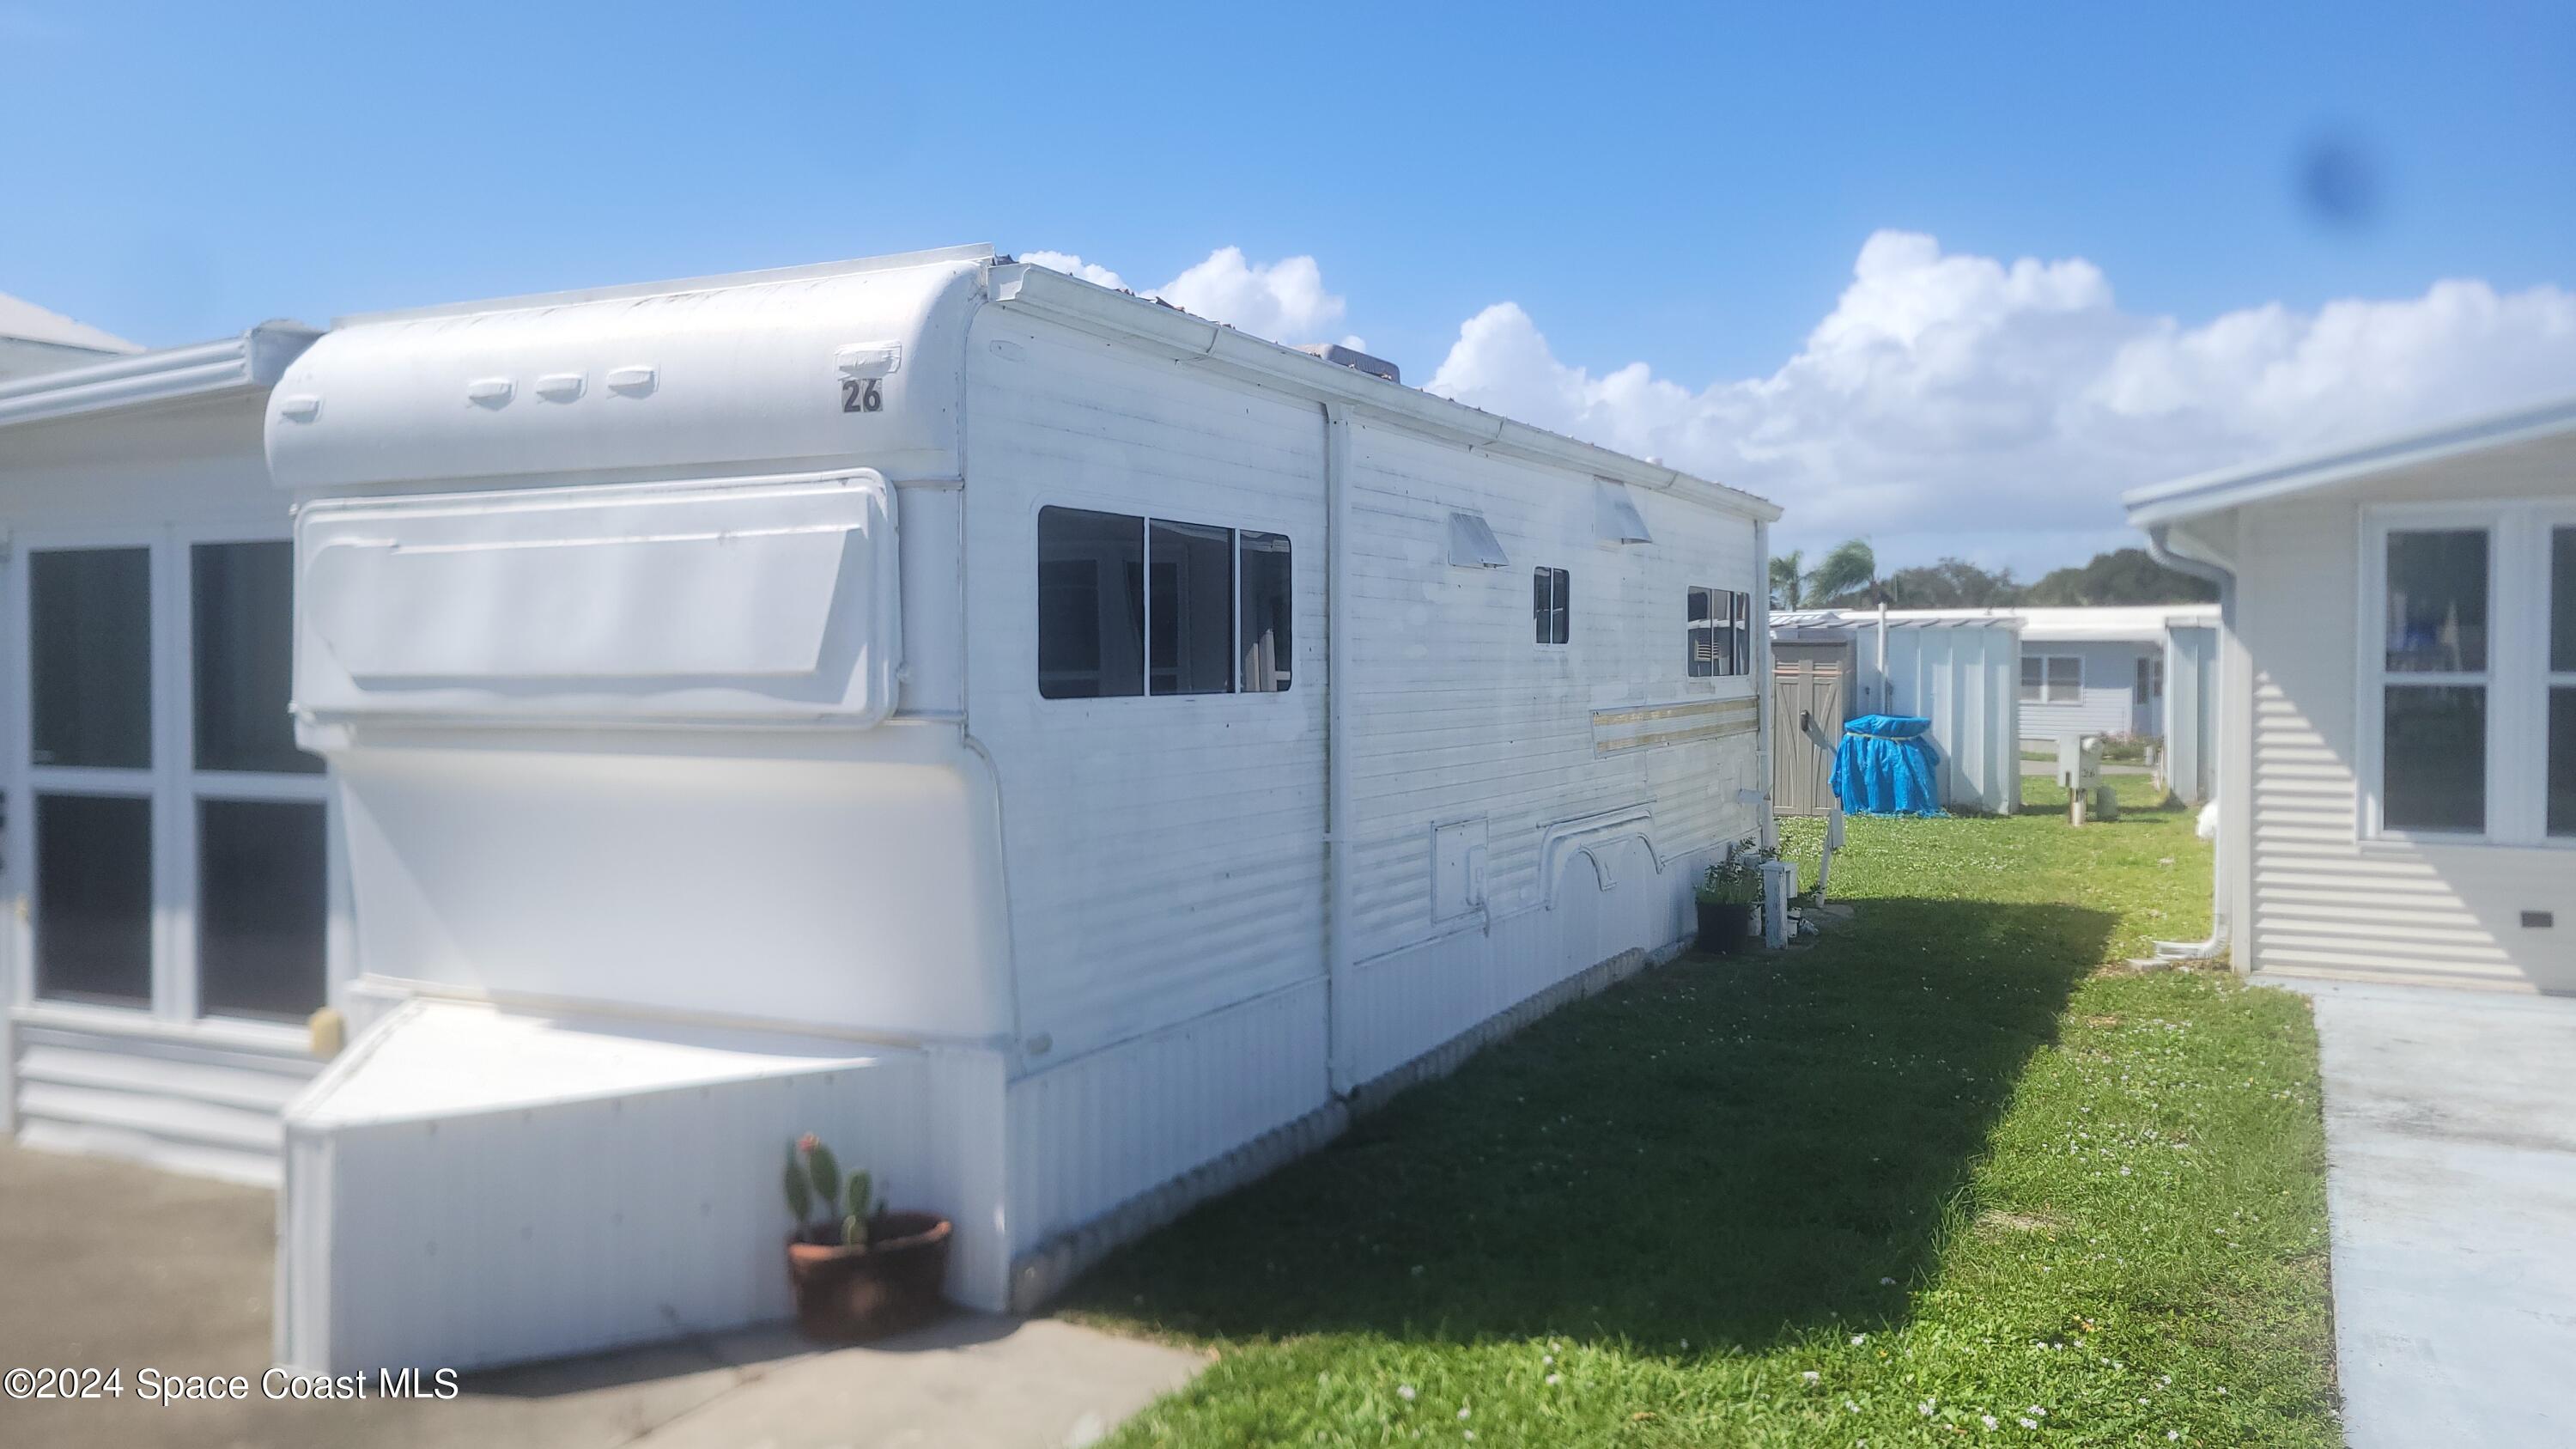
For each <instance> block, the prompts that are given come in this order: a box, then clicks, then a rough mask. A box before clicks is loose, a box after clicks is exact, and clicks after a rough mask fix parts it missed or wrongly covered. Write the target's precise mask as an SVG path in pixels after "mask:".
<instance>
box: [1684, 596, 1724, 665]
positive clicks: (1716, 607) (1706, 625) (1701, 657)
mask: <svg viewBox="0 0 2576 1449" xmlns="http://www.w3.org/2000/svg"><path fill="white" fill-rule="evenodd" d="M1727 608H1728V603H1727V596H1726V595H1725V594H1724V593H1721V592H1719V591H1718V590H1716V589H1693V590H1691V591H1690V601H1689V609H1688V613H1689V626H1688V627H1689V630H1690V633H1689V643H1690V677H1691V678H1693V679H1708V678H1713V677H1715V676H1717V675H1720V674H1724V673H1726V672H1727V669H1726V666H1727V664H1728V663H1729V662H1730V661H1731V660H1732V659H1733V658H1734V650H1735V642H1734V640H1733V638H1732V637H1731V635H1732V629H1731V626H1730V624H1729V621H1728V618H1727V614H1726V612H1725V611H1726V610H1727Z"/></svg>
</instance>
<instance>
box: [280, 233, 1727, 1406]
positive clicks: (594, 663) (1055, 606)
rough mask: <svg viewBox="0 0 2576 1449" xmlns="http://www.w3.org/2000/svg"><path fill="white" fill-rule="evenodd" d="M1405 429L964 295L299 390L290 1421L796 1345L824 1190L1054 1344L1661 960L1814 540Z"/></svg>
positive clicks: (1425, 429) (513, 334) (433, 349)
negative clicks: (787, 1190) (541, 1376)
mask: <svg viewBox="0 0 2576 1449" xmlns="http://www.w3.org/2000/svg"><path fill="white" fill-rule="evenodd" d="M1393 374H1394V369H1393V368H1391V367H1388V366H1386V365H1385V364H1382V363H1377V362H1376V361H1375V360H1374V359H1367V358H1362V357H1359V356H1358V355H1356V354H1351V353H1348V352H1346V351H1345V352H1341V353H1335V354H1331V355H1327V356H1315V355H1309V354H1307V353H1304V352H1299V351H1295V350H1292V349H1288V348H1284V347H1279V346H1275V345H1272V344H1270V343H1267V342H1263V341H1260V340H1257V339H1255V338H1252V337H1249V336H1246V335H1244V334H1242V333H1239V332H1236V331H1234V330H1232V329H1230V328H1227V327H1223V326H1220V325H1217V324H1214V323H1210V322H1207V321H1204V320H1202V319H1199V318H1196V317H1192V316H1190V315H1189V314H1187V313H1184V312H1181V311H1178V310H1175V309H1173V308H1171V307H1168V306H1163V305H1159V304H1156V303H1154V302H1150V301H1145V300H1141V299H1138V298H1136V297H1132V296H1128V295H1125V294H1122V293H1119V292H1115V291H1111V290H1107V289H1104V288H1101V287H1098V286H1094V285H1092V284H1090V283H1087V282H1083V281H1080V280H1076V279H1073V278H1070V277H1066V276H1062V275H1059V274H1057V273H1054V272H1050V271H1047V270H1044V269H1042V268H1039V267H1035V266H1029V265H1021V264H1014V263H1012V262H1010V261H1009V260H1008V259H1004V258H996V257H994V256H992V255H991V254H990V253H989V252H988V251H986V250H983V249H973V248H970V249H958V250H951V251H944V252H931V253H916V254H910V255H906V256H900V257H889V258H880V259H875V260H870V261H863V262H855V263H843V264H834V265H829V266H822V267H815V268H804V269H795V270H789V271H783V272H770V273H756V274H749V275H743V276H735V277H719V278H712V279H701V280H694V281H684V282H673V283H665V284H653V285H646V286H639V287H624V288H612V289H607V290H602V291H594V292H583V293H574V294H566V295H558V296H548V297H535V298H522V299H513V300H506V301H497V302H486V303H475V304H470V305H463V306H454V307H442V308H432V309H428V310H424V311H418V312H410V313H397V314H388V315H383V316H375V317H363V318H356V319H349V320H347V321H344V322H343V323H341V324H339V325H338V326H336V327H335V329H334V330H332V331H331V332H330V333H328V334H327V335H325V336H324V337H323V338H322V339H321V340H320V341H319V342H317V343H315V344H314V346H313V347H312V349H311V350H310V351H309V352H307V353H305V354H304V355H303V356H302V357H301V358H300V359H298V360H297V361H296V363H295V364H294V365H293V366H292V367H290V368H288V369H287V371H286V373H285V375H284V376H283V377H282V378H281V379H280V381H279V382H278V385H277V388H276V390H275V393H274V395H273V397H272V398H271V399H270V401H269V404H268V407H267V409H266V440H267V458H268V463H269V467H270V470H271V472H272V473H273V475H274V478H275V481H276V483H277V485H278V486H279V488H280V489H281V490H283V492H282V493H281V500H283V499H284V498H292V499H293V500H294V501H295V504H296V514H295V519H296V522H295V556H294V567H295V650H294V700H295V709H296V727H297V739H298V741H299V742H300V743H301V744H302V745H303V747H304V748H306V749H308V750H311V751H313V752H315V753H317V754H318V755H319V756H320V757H321V758H322V759H324V760H326V761H327V762H328V764H329V774H328V775H327V776H326V777H325V778H326V779H327V782H328V789H329V791H330V798H331V800H332V802H333V809H334V810H335V811H336V812H337V818H338V819H340V820H342V821H343V822H345V830H344V837H345V847H346V865H347V875H348V881H349V885H350V890H351V895H352V899H353V903H354V910H353V927H352V930H353V936H352V941H351V947H352V950H353V952H354V960H355V963H356V975H355V977H354V979H353V980H351V981H350V982H349V983H348V985H347V987H346V988H345V990H344V991H343V992H342V993H341V996H342V999H344V1000H345V1001H346V1002H347V1006H348V1010H349V1013H350V1016H351V1019H352V1025H353V1027H354V1028H355V1030H356V1032H357V1035H356V1037H355V1039H354V1042H353V1044H352V1046H351V1047H350V1049H349V1050H348V1051H347V1052H346V1053H344V1054H343V1055H342V1056H341V1057H340V1058H339V1059H338V1060H336V1061H334V1062H333V1063H332V1064H331V1066H330V1067H329V1068H328V1069H327V1070H326V1071H325V1072H324V1073H323V1075H322V1076H321V1077H320V1078H319V1079H318V1080H317V1081H316V1082H315V1083H314V1085H313V1086H312V1088H311V1089H309V1090H308V1091H307V1092H305V1093H304V1094H303V1095H302V1096H300V1097H299V1098H298V1099H297V1100H296V1102H295V1103H294V1104H293V1105H292V1106H291V1107H290V1108H289V1109H288V1112H287V1114H286V1135H287V1141H286V1155H285V1165H284V1180H285V1190H284V1196H283V1203H282V1222H281V1253H280V1267H279V1272H280V1285H279V1302H280V1305H281V1312H280V1326H279V1334H280V1338H279V1357H280V1358H281V1360H283V1361H285V1362H287V1363H290V1364H294V1365H297V1366H300V1367H307V1368H314V1369H331V1370H335V1371H337V1370H343V1369H348V1368H356V1367H363V1366H369V1365H374V1364H381V1363H436V1364H442V1365H450V1366H470V1365H472V1364H475V1363H483V1362H492V1361H497V1360H503V1359H512V1358H528V1357H538V1356H544V1355H553V1354H565V1353H573V1352H579V1351H584V1350H589V1349H596V1348H601V1347H605V1346H608V1345H611V1344H615V1343H621V1342H628V1341H634V1340H637V1339H642V1338H654V1337H667V1336H669V1335H670V1334H672V1333H674V1332H679V1331H684V1330H691V1331H694V1330H703V1329H710V1328H718V1327H723V1326H725V1325H727V1324H731V1323H738V1322H742V1321H746V1320H748V1319H753V1318H763V1317H774V1316H778V1315H780V1314H783V1313H784V1312H785V1311H786V1307H787V1303H786V1297H785V1286H784V1281H783V1271H782V1267H781V1264H780V1262H779V1253H780V1250H781V1247H782V1244H783V1240H784V1234H785V1231H786V1228H787V1221H786V1215H785V1210H784V1209H783V1208H782V1206H781V1205H780V1203H779V1201H778V1198H777V1164H778V1155H779V1153H780V1152H781V1151H782V1150H783V1147H784V1144H785V1143H786V1142H787V1141H789V1140H790V1139H791V1138H792V1137H793V1136H794V1135H795V1134H797V1133H798V1132H802V1131H809V1130H810V1131H814V1132H817V1133H820V1134H822V1135H823V1136H824V1137H825V1138H826V1139H827V1140H829V1141H832V1142H834V1143H835V1144H837V1145H838V1146H839V1147H840V1150H841V1152H842V1155H843V1157H844V1159H845V1160H849V1161H851V1162H853V1164H854V1165H864V1166H867V1167H868V1168H870V1169H871V1170H872V1171H874V1172H875V1173H876V1174H877V1179H878V1181H879V1183H880V1184H881V1185H882V1186H883V1187H884V1188H885V1190H886V1191H887V1192H888V1193H889V1195H890V1196H891V1198H892V1199H893V1201H894V1203H895V1205H897V1206H900V1207H911V1208H927V1209H931V1210H933V1211H936V1212H938V1213H941V1214H943V1215H946V1216H948V1217H949V1218H951V1219H953V1220H954V1221H955V1223H956V1227H957V1239H956V1254H955V1256H954V1258H953V1260H952V1262H951V1265H950V1281H949V1291H950V1293H951V1295H952V1296H954V1297H955V1298H956V1299H958V1300H959V1301H962V1302H965V1303H968V1304H971V1305H974V1306H977V1307H983V1308H1002V1307H1005V1306H1011V1305H1020V1306H1026V1305H1028V1304H1031V1303H1033V1302H1035V1301H1038V1300H1040V1299H1042V1298H1044V1297H1045V1296H1046V1295H1047V1294H1048V1293H1049V1292H1050V1291H1051V1290H1052V1289H1053V1287H1054V1286H1055V1285H1057V1284H1058V1283H1060V1282H1061V1281H1063V1279H1064V1278H1065V1277H1066V1276H1067V1275H1069V1274H1070V1273H1072V1272H1074V1271H1077V1270H1078V1269H1079V1268H1080V1267H1082V1266H1083V1265H1084V1264H1086V1263H1088V1262H1089V1261H1091V1260H1092V1259H1093V1258H1094V1257H1096V1256H1097V1255H1098V1254H1099V1253H1101V1252H1103V1251H1105V1250H1106V1249H1107V1248H1108V1247H1109V1246H1111V1245H1113V1244H1115V1243H1117V1242H1119V1241H1121V1240H1123V1239H1125V1238H1127V1237H1130V1236H1133V1235H1135V1234H1136V1233H1138V1232H1141V1231H1143V1230H1145V1229H1146V1228H1148V1227H1150V1226H1152V1225H1154V1224H1155V1223H1158V1222H1160V1221H1162V1220H1164V1219H1166V1218H1168V1217H1170V1216H1172V1215H1173V1214H1175V1213H1177V1212H1179V1211H1180V1210H1181V1209H1182V1208H1183V1207H1185V1206H1186V1205H1188V1204H1189V1203H1190V1202H1192V1201H1195V1200H1196V1199H1198V1198H1201V1197H1204V1196H1206V1195H1208V1194H1210V1193H1212V1192H1216V1191H1219V1190H1222V1189H1223V1188H1225V1187H1226V1186H1228V1185H1230V1184H1233V1183H1236V1182H1240V1181H1242V1180H1245V1179H1246V1178H1247V1177H1249V1176H1252V1175H1254V1174H1257V1173H1259V1172H1262V1171H1265V1170H1267V1168H1268V1167H1270V1166H1271V1165H1274V1164H1276V1163H1278V1162H1280V1161H1282V1160H1284V1159H1285V1158H1287V1157H1289V1156H1292V1155H1294V1154H1296V1153H1298V1152H1301V1151H1304V1150H1306V1149H1308V1148H1310V1147H1312V1146H1314V1145H1316V1144H1318V1143H1320V1142H1321V1141H1323V1140H1324V1139H1326V1138H1327V1137H1329V1136H1330V1135H1331V1134H1332V1133H1333V1132H1334V1131H1336V1130H1337V1129H1338V1127H1339V1125H1340V1123H1341V1122H1342V1121H1343V1120H1344V1116H1345V1114H1346V1112H1347V1110H1348V1104H1349V1103H1350V1102H1351V1101H1352V1100H1353V1099H1354V1098H1355V1097H1358V1096H1360V1095H1361V1094H1365V1093H1370V1092H1379V1091H1384V1090H1388V1089H1390V1088H1392V1087H1393V1086H1395V1085H1399V1084H1401V1083H1403V1082H1405V1081H1408V1080H1411V1079H1413V1078H1414V1077H1415V1076H1418V1075H1420V1074H1422V1073H1425V1072H1429V1071H1436V1070H1440V1069H1442V1068H1443V1067H1444V1066H1445V1065H1446V1064H1448V1063H1450V1062H1453V1061H1455V1060H1456V1059H1457V1058H1458V1057H1459V1056H1460V1055H1461V1054H1462V1053H1463V1052H1464V1051H1465V1050H1466V1049H1468V1048H1469V1047H1472V1046H1473V1045H1474V1044H1475V1043H1477V1042H1478V1041H1480V1040H1483V1039H1485V1037H1487V1036H1488V1035H1490V1034H1492V1033H1494V1032H1496V1031H1499V1030H1502V1029H1504V1028H1505V1027H1506V1026H1507V1025H1508V1024H1509V1023H1512V1022H1516V1021H1518V1020H1522V1019H1526V1017H1528V1016H1529V1015H1531V1014H1533V1013H1535V1012H1538V1011H1541V1010H1545V1009H1547V1008H1548V1007H1549V1006H1551V1005H1552V1004H1554V1003H1555V1002H1558V1001H1560V1000H1564V999H1568V998H1570V997H1571V995H1573V994H1574V993H1576V992H1578V991H1581V990H1584V989H1586V988H1587V987H1588V986H1589V985H1592V984H1596V983H1598V982H1600V981H1603V980H1606V979H1609V978H1610V977H1613V976H1616V975H1618V974H1621V973H1624V972H1627V971H1631V970H1634V969H1636V968H1637V967H1638V966H1640V965H1641V964H1643V963H1645V962H1647V961H1650V960H1654V959H1660V958H1662V957H1664V956H1666V955H1668V954H1670V953H1672V952H1675V951H1677V950H1678V949H1680V947H1681V945H1682V944H1683V943H1684V941H1685V940H1686V939H1687V937H1688V936H1689V934H1690V932H1691V929H1692V909H1691V887H1692V883H1693V881H1694V880H1695V879H1696V878H1697V876H1698V875H1699V873H1700V871H1701V870H1702V868H1703V867H1705V866H1706V865H1707V864H1708V863H1709V862H1710V861H1712V860H1713V859H1716V858H1718V856H1719V855H1720V854H1721V853H1722V852H1724V851H1726V850H1727V849H1728V848H1729V846H1730V843H1731V842H1736V841H1741V840H1744V839H1746V838H1748V837H1754V836H1758V835H1762V834H1764V833H1765V832H1766V831H1767V829H1768V817H1767V813H1766V812H1765V810H1764V808H1763V806H1764V801H1765V798H1766V791H1765V788H1764V787H1765V785H1766V783H1767V780H1768V764H1769V760H1768V754H1767V750H1768V743H1769V741H1768V737H1767V733H1766V730H1765V727H1764V712H1763V709H1762V706H1761V702H1760V697H1759V695H1758V694H1757V692H1756V685H1757V681H1758V680H1760V679H1762V678H1763V677H1765V675H1766V674H1767V672H1768V663H1769V661H1768V651H1769V644H1768V635H1767V631H1766V629H1765V620H1764V602H1763V597H1762V594H1761V592H1760V584H1759V583H1758V581H1759V580H1761V579H1762V578H1763V577H1764V574H1765V568H1764V559H1765V552H1766V536H1767V528H1768V525H1769V523H1770V521H1771V520H1772V519H1774V518H1776V517H1777V515H1778V510H1777V509H1776V508H1774V507H1773V506H1772V505H1770V504H1768V503H1766V502H1763V501H1762V500H1760V499H1757V498H1754V497H1751V496H1749V495H1747V494H1744V493H1741V492H1738V491H1736V490H1734V489H1731V488H1728V487H1725V486H1722V485H1720V484H1717V483H1713V482H1709V481H1706V480H1703V479H1699V478H1694V477H1691V476H1689V475H1686V474H1682V473H1678V472H1676V471H1674V470H1672V469H1669V468H1664V467H1660V466H1657V465H1654V464H1651V463H1647V462H1642V461H1639V460H1637V459H1634V458H1629V457H1624V456H1621V455H1618V454H1615V453H1610V452H1606V451H1604V450H1601V449H1599V448H1595V447H1591V446H1588V445H1585V444H1581V443H1577V442H1574V441H1571V440H1569V439H1566V438H1562V437H1559V436H1556V435H1553V434H1549V433H1546V432H1543V431H1541V430H1539V429H1536V428H1531V427H1527V426H1524V425H1522V424H1519V423H1515V422H1512V421H1510V420H1508V419H1504V418H1500V417H1496V416H1494V415H1492V414H1488V413H1483V412H1479V411H1476V410H1474V409H1471V408H1468V407H1464V406H1462V405H1459V404H1457V403H1453V402H1449V401H1447V400H1444V399H1441V398H1437V397H1433V396H1430V395H1427V394H1425V393H1422V392H1419V391H1416V390H1414V389H1410V388H1407V387H1404V386H1402V385H1401V384H1400V383H1399V382H1398V381H1396V380H1395V377H1394V375H1393ZM672 1142H685V1143H687V1144H688V1146H689V1150H688V1151H687V1152H686V1153H671V1152H668V1151H666V1150H657V1149H660V1148H662V1147H664V1146H666V1145H667V1144H669V1143H672ZM566 1183H580V1184H583V1185H584V1187H583V1190H581V1191H567V1190H566V1188H565V1184H566ZM612 1209H613V1210H614V1211H612ZM460 1261H469V1262H472V1263H473V1264H475V1270H474V1271H471V1272H459V1271H455V1270H454V1267H453V1265H455V1264H457V1263H458V1262H460Z"/></svg>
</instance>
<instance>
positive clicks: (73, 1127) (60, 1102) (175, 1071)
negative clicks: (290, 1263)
mask: <svg viewBox="0 0 2576 1449" xmlns="http://www.w3.org/2000/svg"><path fill="white" fill-rule="evenodd" d="M12 1035H13V1038H14V1059H13V1060H12V1061H11V1062H10V1063H9V1064H8V1069H9V1070H10V1072H11V1073H12V1074H13V1077H14V1080H13V1082H12V1084H11V1085H12V1086H13V1087H14V1089H15V1099H14V1109H15V1111H14V1115H15V1118H16V1127H17V1137H18V1140H19V1141H20V1142H22V1143H24V1144H26V1145H27V1146H30V1147H37V1148H42V1149H45V1150H48V1151H56V1152H78V1153H86V1154H91V1155H96V1156H102V1157H122V1158H127V1159H131V1160H133V1161H137V1162H142V1163H146V1164H148V1165H150V1166H153V1167H157V1168H161V1169H163V1170H165V1171H170V1172H184V1173H190V1174H193V1175H196V1176H200V1177H212V1178H219V1179H223V1180H226V1181H231V1182H243V1183H249V1184H252V1185H255V1186H261V1187H274V1186H276V1185H277V1181H278V1142H279V1135H278V1114H279V1112H280V1111H281V1110H282V1109H283V1108H284V1107H285V1105H286V1103H287V1102H288V1101H289V1100H290V1099H291V1098H293V1097H294V1096H295V1094H296V1093H297V1092H299V1091H301V1090H303V1088H304V1086H305V1084H306V1083H307V1082H309V1081H310V1080H311V1079H312V1077H313V1075H314V1073H315V1072H317V1071H319V1070H320V1069H321V1065H322V1064H321V1063H320V1062H318V1061H316V1060H314V1059H313V1058H311V1057H310V1056H306V1055H304V1054H302V1053H300V1052H298V1053H268V1052H258V1051H251V1050H247V1049H243V1048H240V1047H234V1046H226V1045H219V1044H213V1043H196V1042H189V1041H186V1040H182V1039H178V1038H177V1037H175V1036H174V1035H172V1034H168V1033H160V1034H153V1033H129V1032H119V1031H114V1030H105V1029H101V1030H87V1029H83V1028H79V1027H75V1026H69V1025H57V1024H53V1023H46V1022H35V1021H20V1022H19V1023H17V1024H16V1027H15V1030H14V1032H13V1033H12Z"/></svg>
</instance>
